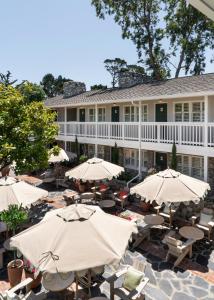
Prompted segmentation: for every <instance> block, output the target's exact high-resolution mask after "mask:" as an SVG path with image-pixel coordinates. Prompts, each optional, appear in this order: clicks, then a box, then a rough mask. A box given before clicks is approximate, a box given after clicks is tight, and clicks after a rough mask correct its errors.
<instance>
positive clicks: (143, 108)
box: [136, 104, 148, 122]
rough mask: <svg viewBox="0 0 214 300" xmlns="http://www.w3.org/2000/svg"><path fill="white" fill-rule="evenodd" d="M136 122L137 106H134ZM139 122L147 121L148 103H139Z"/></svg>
mask: <svg viewBox="0 0 214 300" xmlns="http://www.w3.org/2000/svg"><path fill="white" fill-rule="evenodd" d="M136 115H137V118H136V120H137V122H138V121H139V107H136ZM141 122H148V104H141Z"/></svg>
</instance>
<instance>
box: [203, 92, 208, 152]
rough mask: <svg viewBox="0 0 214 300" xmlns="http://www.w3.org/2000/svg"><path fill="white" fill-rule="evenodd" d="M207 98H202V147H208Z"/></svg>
mask: <svg viewBox="0 0 214 300" xmlns="http://www.w3.org/2000/svg"><path fill="white" fill-rule="evenodd" d="M208 104H209V103H208V96H204V147H207V145H208V112H209V107H208Z"/></svg>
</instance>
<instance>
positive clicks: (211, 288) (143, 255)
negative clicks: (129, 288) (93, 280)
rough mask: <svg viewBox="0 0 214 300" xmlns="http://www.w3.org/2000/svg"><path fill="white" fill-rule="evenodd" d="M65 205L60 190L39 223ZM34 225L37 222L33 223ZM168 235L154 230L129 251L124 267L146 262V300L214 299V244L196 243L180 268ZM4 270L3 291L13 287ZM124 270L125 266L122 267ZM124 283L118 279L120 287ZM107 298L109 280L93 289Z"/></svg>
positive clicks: (108, 271)
mask: <svg viewBox="0 0 214 300" xmlns="http://www.w3.org/2000/svg"><path fill="white" fill-rule="evenodd" d="M64 205H65V203H64V201H63V197H62V192H60V191H56V192H51V193H50V194H49V202H48V203H45V204H41V206H40V207H38V209H37V211H35V212H34V215H35V223H36V222H38V220H39V219H41V218H42V217H43V216H44V214H45V213H46V212H47V211H48V210H50V209H52V206H53V207H55V208H58V207H63V206H64ZM33 223H34V222H33ZM165 234H166V231H165V230H164V229H162V230H161V229H154V230H153V231H152V234H151V239H150V241H144V242H143V243H142V244H141V245H140V246H139V248H137V249H136V251H134V252H131V251H127V253H126V256H125V259H124V261H123V264H129V265H132V264H133V261H134V260H135V261H136V260H139V261H140V262H143V263H145V265H146V268H145V274H146V276H147V277H148V278H149V283H148V285H147V286H146V288H145V291H144V292H145V300H199V299H203V300H211V299H212V300H213V299H214V242H208V240H207V239H203V240H201V241H198V242H196V243H195V244H194V245H193V257H192V259H189V258H185V259H184V260H183V262H182V263H181V264H180V265H179V267H177V268H173V260H170V261H168V262H166V261H165V257H166V253H167V246H166V245H164V244H163V243H162V242H161V241H162V239H163V237H164V235H165ZM8 260H9V257H6V260H5V268H3V269H2V270H0V292H1V291H2V292H3V291H5V290H7V289H8V288H9V283H8V281H7V272H6V263H7V261H8ZM121 267H122V266H121ZM111 274H112V270H111V269H110V268H106V270H105V273H104V278H107V277H108V276H110V275H111ZM120 283H121V282H120V280H118V281H117V282H116V285H119V284H120ZM101 294H102V295H105V296H106V297H109V284H108V283H107V282H106V281H103V283H102V284H101V285H100V286H99V287H96V288H93V289H92V296H98V295H101ZM73 295H74V294H73V293H68V294H67V296H66V298H65V299H67V300H69V299H73ZM79 297H80V298H82V299H84V300H87V299H88V296H87V293H86V292H84V291H82V292H81V294H80V295H79ZM48 299H52V300H53V299H59V295H55V296H53V294H49V295H48Z"/></svg>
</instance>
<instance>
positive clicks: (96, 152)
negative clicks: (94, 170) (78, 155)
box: [94, 104, 98, 157]
mask: <svg viewBox="0 0 214 300" xmlns="http://www.w3.org/2000/svg"><path fill="white" fill-rule="evenodd" d="M95 122H96V125H95V126H96V129H95V130H96V138H95V153H94V154H95V156H96V157H97V155H98V151H97V142H98V139H97V136H98V130H97V129H98V111H97V104H96V105H95Z"/></svg>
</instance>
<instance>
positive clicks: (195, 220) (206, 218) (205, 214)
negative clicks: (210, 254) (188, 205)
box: [191, 208, 214, 241]
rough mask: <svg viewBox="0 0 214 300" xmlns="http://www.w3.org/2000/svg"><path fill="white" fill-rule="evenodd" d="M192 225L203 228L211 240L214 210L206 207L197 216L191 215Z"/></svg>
mask: <svg viewBox="0 0 214 300" xmlns="http://www.w3.org/2000/svg"><path fill="white" fill-rule="evenodd" d="M191 221H192V225H193V226H196V227H198V228H199V229H201V230H203V231H204V232H205V233H206V234H207V236H208V239H209V241H210V240H211V234H212V232H213V228H214V211H213V210H212V209H210V208H204V209H203V210H202V211H201V213H200V214H199V215H197V216H192V217H191Z"/></svg>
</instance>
